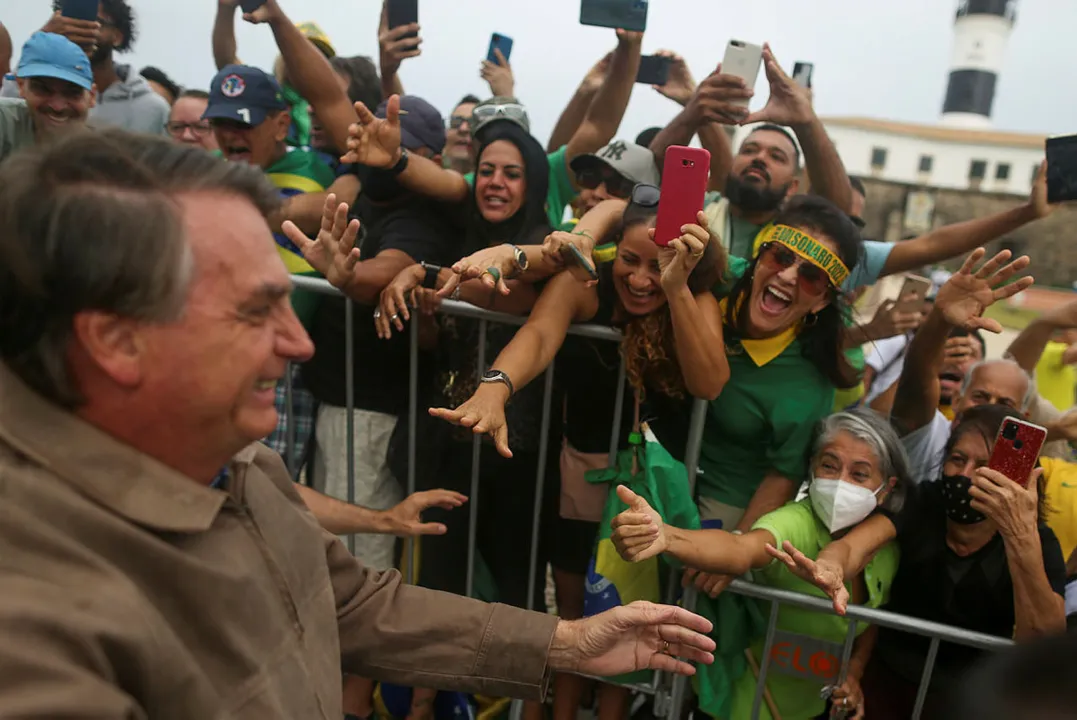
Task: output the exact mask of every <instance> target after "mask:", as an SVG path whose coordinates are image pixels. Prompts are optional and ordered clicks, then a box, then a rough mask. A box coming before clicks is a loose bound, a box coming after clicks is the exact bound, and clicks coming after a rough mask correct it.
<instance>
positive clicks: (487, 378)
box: [480, 369, 516, 397]
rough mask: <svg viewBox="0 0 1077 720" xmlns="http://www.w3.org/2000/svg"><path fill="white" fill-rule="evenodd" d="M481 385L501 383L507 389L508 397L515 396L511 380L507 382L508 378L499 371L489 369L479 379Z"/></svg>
mask: <svg viewBox="0 0 1077 720" xmlns="http://www.w3.org/2000/svg"><path fill="white" fill-rule="evenodd" d="M480 381H481V382H482V383H501V384H502V385H504V386H505V387H507V388H508V389H509V397H512V396H513V395H515V394H516V389H515V388H514V387H513V386H512V380H509V376H508V375H506V374H505V373H503V372H501V371H500V370H494V369H490V370H487V371H486V372H485V373H483V376H482V378H480Z"/></svg>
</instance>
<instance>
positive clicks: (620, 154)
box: [571, 140, 661, 185]
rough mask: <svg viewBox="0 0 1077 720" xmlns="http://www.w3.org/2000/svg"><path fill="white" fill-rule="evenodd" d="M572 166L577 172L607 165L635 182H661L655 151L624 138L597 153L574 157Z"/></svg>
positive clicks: (656, 183) (653, 183) (649, 183)
mask: <svg viewBox="0 0 1077 720" xmlns="http://www.w3.org/2000/svg"><path fill="white" fill-rule="evenodd" d="M571 166H572V171H573V172H575V173H579V172H583V171H586V170H587V169H589V168H595V167H598V166H607V167H609V168H611V169H612V170H613V171H614V172H616V173H618V174H619V175H623V176H624V177H626V178H628V179H629V180H631V181H632V182H634V183H646V184H648V185H658V184H659V183H660V182H661V176H660V175H659V174H658V166H657V165H656V164H655V162H654V153H653V152H651V151H650V150H649V149H647V148H645V147H641V146H639V145H637V144H636V143H633V142H625V141H624V140H614V141H613V142H611V143H610V144H609V145H607V146H606V147H604V148H602V149H601V150H599V151H598V152H596V153H592V154H589V155H580V156H579V157H576V158H573V160H572V165H571Z"/></svg>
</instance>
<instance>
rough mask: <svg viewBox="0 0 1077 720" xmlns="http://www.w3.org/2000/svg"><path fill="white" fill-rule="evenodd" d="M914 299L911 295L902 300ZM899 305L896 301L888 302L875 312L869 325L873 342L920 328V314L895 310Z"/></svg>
mask: <svg viewBox="0 0 1077 720" xmlns="http://www.w3.org/2000/svg"><path fill="white" fill-rule="evenodd" d="M913 297H914V296H911V295H910V296H909V297H904V298H901V300H903V301H904V300H910V299H912V298H913ZM897 304H898V301H896V300H887V301H886V302H884V303H883V304H881V305H880V306H879V307H878V309H877V310H876V311H875V315H873V316H872V318H871V322H870V323H868V325H869V326H870V329H871V338H872V339H873V340H884V339H886V338H890V337H894V336H895V335H901V334H903V333H905V332H908V331H909V330H915V329H916V328H918V327H920V321H921V316H920V313H918V312H901V310H899V309H896V308H895V306H896V305H897Z"/></svg>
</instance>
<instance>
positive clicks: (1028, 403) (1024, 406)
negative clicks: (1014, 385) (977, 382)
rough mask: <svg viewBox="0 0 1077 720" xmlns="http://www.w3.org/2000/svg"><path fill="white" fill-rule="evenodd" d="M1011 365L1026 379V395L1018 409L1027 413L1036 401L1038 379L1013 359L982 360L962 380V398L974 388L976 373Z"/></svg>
mask: <svg viewBox="0 0 1077 720" xmlns="http://www.w3.org/2000/svg"><path fill="white" fill-rule="evenodd" d="M997 364H1004V365H1011V366H1013V367H1014V368H1016V369H1017V370H1018V371H1019V372H1020V373H1021V376H1022V377H1023V378H1024V379H1025V383H1026V385H1025V394H1024V395H1023V396H1022V397H1021V406H1020V407H1018V408H1017V409H1018V410H1020V411H1021V412H1025V411H1026V410H1028V409H1029V408H1030V407H1032V401H1033V400H1035V399H1036V379H1035V378H1034V377H1033V376H1032V374H1031V373H1029V371H1028V370H1025V369H1024V368H1023V367H1021V365H1020V364H1019V363H1018V362H1017V361H1016V360H1014V359H1013V358H1012V357H1002V358H992V359H990V360H981V361H980V362H978V363H976V364H975V365H973V366H972V367H970V368H969V369H968V372H966V373H965V377H963V378H962V379H961V397H965V396H966V395H967V393H968V389H969V388H970V387H971V386H972V377H973V375H975V374H976V371H977V370H979V369H980V368H982V367H984V366H986V365H997Z"/></svg>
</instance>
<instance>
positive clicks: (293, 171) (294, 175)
mask: <svg viewBox="0 0 1077 720" xmlns="http://www.w3.org/2000/svg"><path fill="white" fill-rule="evenodd" d="M266 174H267V175H268V176H269V179H270V181H272V183H273V185H275V186H276V187H277V188H278V189H279V190H280V194H281V197H283V198H289V197H293V196H295V195H302V194H304V193H321V192H325V191H326V190H328V189H329V186H330V185H332V184H333V181H334V180H335V179H336V174H335V173H334V172H333V169H332V168H330V167H329V165H327V164H326V163H325V161H324V160H322V159H321V157H319V155H318V153H316V152H314V151H313V150H309V149H305V148H288V152H286V153H285V154H284V155H283V156H282V157H281V158H280V159H279V160H277V162H275V163H273V164H272V165H270V166H269V167H268V168H266ZM273 239H274V240H276V242H277V252H278V253H280V257H281V260H283V261H284V266H285V267H286V268H288V272H289V273H291V274H293V275H306V276H309V277H321V275H320V274H319V273H318V271H317V270H315V269H314V268H313V267H311V266H310V263H308V262H307V261H306V259H305V258H304V257H303V252H302V251H301V250H300V249H299V248H298V247H296V245H295V243H293V242H292V241H291V240H289V239H288V237H287V236H286V235H285V234H284V233H281V232H275V233H273ZM321 297H322V296H321V295H319V294H317V293H314V292H311V291H309V290H295V291H294V292H293V293H292V307H294V308H295V312H296V314H297V315H298V316H299V320H300V322H302V323H303V325H304V326H305V327H310V321H311V320H312V319H313V317H314V311H315V310H316V309H317V307H318V301H319V300H320V299H321Z"/></svg>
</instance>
